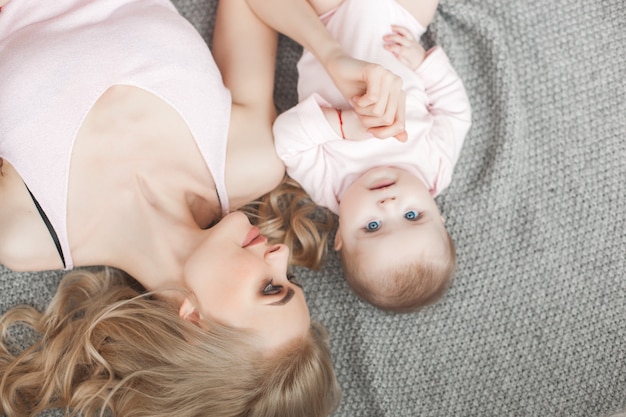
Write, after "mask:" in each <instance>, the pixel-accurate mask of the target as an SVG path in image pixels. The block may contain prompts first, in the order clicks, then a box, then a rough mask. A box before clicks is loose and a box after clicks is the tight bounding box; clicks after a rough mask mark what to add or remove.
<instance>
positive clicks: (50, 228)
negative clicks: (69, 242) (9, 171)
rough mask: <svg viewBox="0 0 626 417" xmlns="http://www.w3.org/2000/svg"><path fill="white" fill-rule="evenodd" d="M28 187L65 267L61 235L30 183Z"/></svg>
mask: <svg viewBox="0 0 626 417" xmlns="http://www.w3.org/2000/svg"><path fill="white" fill-rule="evenodd" d="M24 185H26V184H24ZM26 189H27V190H28V194H30V198H32V199H33V203H35V207H37V211H38V212H39V215H40V216H41V219H42V220H43V222H44V223H45V224H46V227H47V228H48V232H49V233H50V236H51V237H52V240H53V241H54V245H55V246H56V247H57V252H59V256H60V257H61V262H63V268H65V256H63V249H61V242H59V237H58V236H57V232H55V231H54V227H52V223H50V220H48V216H46V213H44V211H43V209H42V208H41V206H40V205H39V202H38V201H37V199H36V198H35V196H34V195H33V193H31V192H30V189H29V188H28V185H26Z"/></svg>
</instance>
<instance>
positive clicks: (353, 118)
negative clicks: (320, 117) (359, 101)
mask: <svg viewBox="0 0 626 417" xmlns="http://www.w3.org/2000/svg"><path fill="white" fill-rule="evenodd" d="M320 108H321V109H322V112H323V113H324V117H326V120H328V124H329V125H330V126H331V127H332V128H333V130H334V131H335V133H337V135H338V136H340V137H342V138H343V139H346V140H363V139H370V138H373V137H374V135H372V134H371V133H370V132H368V131H367V129H366V128H365V126H363V124H362V123H361V121H360V120H359V118H358V116H357V115H356V113H355V112H354V110H339V109H335V108H332V107H320ZM398 140H399V139H398Z"/></svg>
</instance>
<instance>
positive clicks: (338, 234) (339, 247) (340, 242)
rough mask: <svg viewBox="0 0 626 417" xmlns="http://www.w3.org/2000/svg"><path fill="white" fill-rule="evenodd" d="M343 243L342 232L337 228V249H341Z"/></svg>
mask: <svg viewBox="0 0 626 417" xmlns="http://www.w3.org/2000/svg"><path fill="white" fill-rule="evenodd" d="M342 244H343V242H342V241H341V233H339V230H337V233H336V234H335V250H336V251H339V250H341V245H342Z"/></svg>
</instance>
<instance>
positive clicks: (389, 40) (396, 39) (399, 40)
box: [383, 33, 412, 47]
mask: <svg viewBox="0 0 626 417" xmlns="http://www.w3.org/2000/svg"><path fill="white" fill-rule="evenodd" d="M383 41H385V42H386V43H385V45H394V44H395V45H401V46H407V47H408V46H411V42H412V41H411V40H410V39H407V38H405V37H404V36H400V35H396V34H393V33H392V34H388V35H385V36H383Z"/></svg>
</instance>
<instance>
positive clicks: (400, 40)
mask: <svg viewBox="0 0 626 417" xmlns="http://www.w3.org/2000/svg"><path fill="white" fill-rule="evenodd" d="M391 29H392V30H393V33H390V34H389V35H385V36H383V40H384V41H385V44H384V45H383V46H384V48H385V49H386V50H388V51H389V52H391V53H392V54H394V55H395V56H396V58H398V60H399V61H400V62H402V63H403V64H405V65H406V66H408V67H409V68H411V69H412V70H416V69H417V67H419V66H420V64H421V63H422V61H424V57H425V56H426V51H425V50H424V47H423V46H422V45H421V44H420V43H419V42H418V41H417V40H416V39H415V38H414V37H413V34H412V33H411V32H410V31H409V30H408V29H407V28H405V27H404V26H397V25H391Z"/></svg>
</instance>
